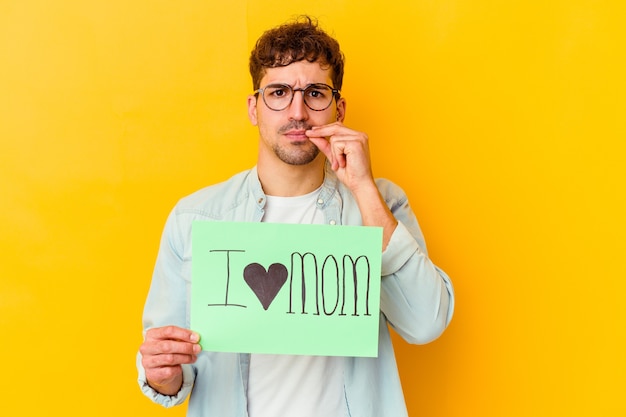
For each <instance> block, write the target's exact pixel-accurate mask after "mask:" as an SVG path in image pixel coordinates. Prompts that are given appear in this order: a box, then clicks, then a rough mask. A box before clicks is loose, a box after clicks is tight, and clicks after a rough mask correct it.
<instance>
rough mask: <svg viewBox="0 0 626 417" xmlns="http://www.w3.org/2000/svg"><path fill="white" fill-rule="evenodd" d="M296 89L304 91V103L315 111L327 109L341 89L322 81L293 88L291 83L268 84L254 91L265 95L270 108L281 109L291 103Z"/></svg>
mask: <svg viewBox="0 0 626 417" xmlns="http://www.w3.org/2000/svg"><path fill="white" fill-rule="evenodd" d="M296 91H300V92H301V93H302V98H303V100H304V104H306V106H307V107H308V108H309V109H311V110H313V111H323V110H326V109H327V108H329V107H330V105H331V104H332V102H333V98H334V97H337V98H339V97H340V93H339V90H337V89H335V88H332V87H331V86H329V85H327V84H322V83H318V84H309V85H307V86H306V87H304V88H293V87H292V86H290V85H289V84H268V85H266V86H265V87H263V88H259V89H258V90H256V91H255V92H254V93H255V94H261V95H262V96H263V101H264V102H265V105H266V106H267V107H268V108H269V109H270V110H274V111H281V110H285V109H286V108H287V107H289V106H290V105H291V102H292V101H293V96H294V95H295V92H296Z"/></svg>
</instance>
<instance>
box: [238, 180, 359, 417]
mask: <svg viewBox="0 0 626 417" xmlns="http://www.w3.org/2000/svg"><path fill="white" fill-rule="evenodd" d="M318 194H319V189H318V190H316V191H314V192H312V193H310V194H306V195H303V196H297V197H272V196H267V201H266V203H265V216H264V217H263V221H264V222H268V223H294V224H295V223H300V224H322V223H324V215H323V213H322V212H321V211H320V210H318V209H317V205H316V198H317V195H318ZM346 410H347V407H346V401H345V396H344V388H343V360H342V358H341V357H334V356H304V355H266V354H252V355H251V356H250V376H249V379H248V414H249V416H250V417H344V416H346V415H347V412H346Z"/></svg>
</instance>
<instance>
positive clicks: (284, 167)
mask: <svg viewBox="0 0 626 417" xmlns="http://www.w3.org/2000/svg"><path fill="white" fill-rule="evenodd" d="M325 161H326V159H325V157H324V155H323V154H322V153H321V152H320V154H319V155H318V157H317V158H315V160H314V161H313V162H311V163H309V164H306V165H289V164H286V163H280V164H266V163H264V161H262V160H261V158H260V159H259V160H258V163H257V171H258V174H259V180H260V181H261V186H262V187H263V191H264V192H265V194H267V195H270V196H276V197H295V196H299V195H304V194H308V193H310V192H313V191H315V190H316V189H317V188H319V187H320V186H321V185H322V182H323V181H324V163H325Z"/></svg>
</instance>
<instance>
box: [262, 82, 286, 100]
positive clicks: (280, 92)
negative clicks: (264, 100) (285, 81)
mask: <svg viewBox="0 0 626 417" xmlns="http://www.w3.org/2000/svg"><path fill="white" fill-rule="evenodd" d="M265 94H266V95H267V96H269V97H274V98H283V97H288V96H289V94H290V92H289V87H287V86H285V85H272V86H267V87H265Z"/></svg>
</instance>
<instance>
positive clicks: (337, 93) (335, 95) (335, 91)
mask: <svg viewBox="0 0 626 417" xmlns="http://www.w3.org/2000/svg"><path fill="white" fill-rule="evenodd" d="M312 86H325V87H328V88H330V91H331V92H332V98H331V99H330V101H329V102H328V106H326V107H324V108H323V109H314V108H312V107H311V106H309V103H307V102H306V99H305V98H304V92H305V91H306V90H307V89H308V88H310V87H312ZM268 87H288V88H289V89H290V90H291V91H292V92H293V93H292V94H291V100H289V104H287V105H286V106H285V107H283V108H282V109H278V110H276V109H273V108H271V107H270V106H269V104H267V101H265V95H264V94H263V91H265V89H266V88H268ZM298 91H299V92H301V93H302V101H303V102H304V104H305V105H306V106H307V107H308V108H309V109H311V110H313V111H324V110H326V109H328V108H329V107H330V106H331V104H333V99H335V100H338V99H339V98H340V97H341V91H339V90H338V89H336V88H333V87H331V86H330V85H328V84H324V83H311V84H308V85H306V86H305V87H304V88H293V87H292V86H290V85H289V84H283V83H272V84H268V85H266V86H265V87H263V88H259V89H258V90H255V91H254V95H259V94H260V95H261V97H263V103H265V105H266V106H267V108H268V109H270V110H272V111H283V110H285V109H287V108H289V106H291V103H293V98H294V97H295V96H296V92H298ZM257 99H258V97H257Z"/></svg>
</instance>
